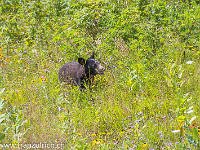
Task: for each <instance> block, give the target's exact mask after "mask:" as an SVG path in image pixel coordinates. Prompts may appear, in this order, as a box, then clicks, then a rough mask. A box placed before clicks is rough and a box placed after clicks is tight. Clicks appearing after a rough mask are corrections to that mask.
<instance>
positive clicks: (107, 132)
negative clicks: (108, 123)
mask: <svg viewBox="0 0 200 150" xmlns="http://www.w3.org/2000/svg"><path fill="white" fill-rule="evenodd" d="M102 134H104V135H105V134H107V135H108V134H110V133H109V132H104V133H102Z"/></svg>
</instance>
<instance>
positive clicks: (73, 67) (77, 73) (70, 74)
mask: <svg viewBox="0 0 200 150" xmlns="http://www.w3.org/2000/svg"><path fill="white" fill-rule="evenodd" d="M84 75H85V68H84V67H83V65H81V64H80V63H78V62H68V63H66V64H64V65H63V66H62V67H61V68H60V70H59V80H60V82H67V83H68V84H77V83H79V82H80V80H81V78H82V77H83V76H84Z"/></svg>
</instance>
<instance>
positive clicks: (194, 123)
mask: <svg viewBox="0 0 200 150" xmlns="http://www.w3.org/2000/svg"><path fill="white" fill-rule="evenodd" d="M196 125H197V124H196V122H195V120H194V121H193V124H192V126H189V128H193V127H196Z"/></svg>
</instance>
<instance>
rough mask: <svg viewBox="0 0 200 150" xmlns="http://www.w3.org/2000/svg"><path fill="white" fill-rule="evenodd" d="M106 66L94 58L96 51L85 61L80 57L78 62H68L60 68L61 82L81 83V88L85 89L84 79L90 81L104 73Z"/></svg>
mask: <svg viewBox="0 0 200 150" xmlns="http://www.w3.org/2000/svg"><path fill="white" fill-rule="evenodd" d="M104 71H105V68H104V67H103V66H102V65H101V64H100V62H99V61H96V60H95V59H94V52H93V53H92V55H91V56H90V58H88V59H87V60H86V62H85V59H84V58H78V62H68V63H66V64H64V65H63V66H62V67H61V68H60V70H59V80H60V82H65V83H66V84H71V85H79V86H80V88H81V89H85V87H84V85H83V84H84V81H86V80H87V81H88V82H90V81H91V80H92V79H93V77H94V76H95V75H97V74H103V73H104Z"/></svg>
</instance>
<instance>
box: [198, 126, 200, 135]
mask: <svg viewBox="0 0 200 150" xmlns="http://www.w3.org/2000/svg"><path fill="white" fill-rule="evenodd" d="M197 132H198V134H199V136H200V127H198V129H197Z"/></svg>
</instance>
